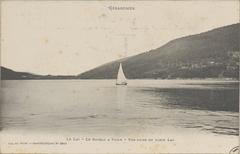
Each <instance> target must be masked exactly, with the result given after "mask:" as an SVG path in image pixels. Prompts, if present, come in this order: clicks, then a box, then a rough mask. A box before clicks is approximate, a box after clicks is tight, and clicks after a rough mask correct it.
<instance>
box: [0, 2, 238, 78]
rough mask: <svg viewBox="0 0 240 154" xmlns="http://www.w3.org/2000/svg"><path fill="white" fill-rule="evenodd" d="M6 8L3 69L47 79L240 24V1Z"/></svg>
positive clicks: (47, 4) (41, 4)
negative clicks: (219, 28) (125, 8)
mask: <svg viewBox="0 0 240 154" xmlns="http://www.w3.org/2000/svg"><path fill="white" fill-rule="evenodd" d="M1 3H2V5H1V34H2V36H1V65H2V66H5V67H8V68H10V69H13V70H16V71H26V72H31V73H36V74H42V75H46V74H52V75H60V74H61V75H70V74H71V75H76V74H80V73H82V72H84V71H87V70H89V69H92V68H94V67H97V66H99V65H102V64H104V63H107V62H110V61H113V60H116V59H119V58H124V57H126V56H132V55H136V54H139V53H142V52H146V51H149V50H151V49H155V48H158V47H160V46H162V45H164V44H165V43H167V42H168V41H170V40H173V39H175V38H179V37H183V36H187V35H192V34H198V33H201V32H205V31H208V30H211V29H214V28H218V27H222V26H226V25H231V24H234V23H238V22H239V1H238V0H236V1H235V0H226V1H224V0H215V1H207V0H205V1H200V0H199V1H160V0H159V1H131V2H130V1H114V2H113V1H3V2H1ZM109 6H114V7H133V8H134V10H110V9H109Z"/></svg>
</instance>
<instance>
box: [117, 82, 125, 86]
mask: <svg viewBox="0 0 240 154" xmlns="http://www.w3.org/2000/svg"><path fill="white" fill-rule="evenodd" d="M116 85H118V86H120V85H122V86H126V85H127V82H124V83H116Z"/></svg>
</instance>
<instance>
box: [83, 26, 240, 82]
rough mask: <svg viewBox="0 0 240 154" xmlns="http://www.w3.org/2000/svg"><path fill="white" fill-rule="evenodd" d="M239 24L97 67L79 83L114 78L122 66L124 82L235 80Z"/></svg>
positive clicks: (188, 37)
mask: <svg viewBox="0 0 240 154" xmlns="http://www.w3.org/2000/svg"><path fill="white" fill-rule="evenodd" d="M239 25H240V24H239V23H236V24H233V25H228V26H224V27H220V28H216V29H213V30H210V31H207V32H202V33H199V34H196V35H190V36H185V37H182V38H177V39H174V40H172V41H169V42H168V43H166V44H164V45H163V46H161V47H159V48H156V49H153V50H150V51H148V52H144V53H141V54H138V55H135V56H131V57H127V58H124V59H119V60H116V61H113V62H109V63H107V64H104V65H101V66H99V67H96V68H94V69H91V70H89V71H87V72H84V73H82V74H80V75H79V77H80V78H83V79H111V78H116V74H117V69H118V65H119V62H122V64H123V67H124V72H125V75H126V76H127V78H130V79H137V78H219V77H220V78H221V77H227V78H238V69H239V62H238V58H239Z"/></svg>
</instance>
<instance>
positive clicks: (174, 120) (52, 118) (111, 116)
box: [1, 80, 239, 136]
mask: <svg viewBox="0 0 240 154" xmlns="http://www.w3.org/2000/svg"><path fill="white" fill-rule="evenodd" d="M238 84H239V83H238V82H233V81H207V80H129V85H128V86H115V80H21V81H16V80H14V81H2V83H1V87H2V88H1V94H2V96H1V128H2V129H3V130H26V131H28V130H31V131H43V132H45V131H48V132H76V133H82V134H85V133H86V134H127V133H133V132H140V133H145V132H148V133H151V132H158V133H160V134H161V133H163V134H164V133H166V132H170V133H172V132H173V133H181V131H182V130H184V132H187V133H188V132H191V131H199V132H205V133H213V134H217V135H234V136H237V135H238V134H239V131H238V130H239V127H238V120H239V118H238V111H239V103H238V102H239V100H238V99H239V88H238Z"/></svg>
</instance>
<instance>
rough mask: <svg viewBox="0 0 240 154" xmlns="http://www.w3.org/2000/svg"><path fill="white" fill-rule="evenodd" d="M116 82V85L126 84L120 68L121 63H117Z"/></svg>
mask: <svg viewBox="0 0 240 154" xmlns="http://www.w3.org/2000/svg"><path fill="white" fill-rule="evenodd" d="M116 84H117V85H127V79H126V77H125V75H124V72H123V69H122V63H120V65H119V69H118V75H117V83H116Z"/></svg>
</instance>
